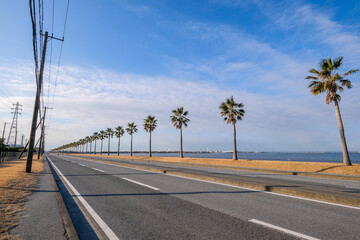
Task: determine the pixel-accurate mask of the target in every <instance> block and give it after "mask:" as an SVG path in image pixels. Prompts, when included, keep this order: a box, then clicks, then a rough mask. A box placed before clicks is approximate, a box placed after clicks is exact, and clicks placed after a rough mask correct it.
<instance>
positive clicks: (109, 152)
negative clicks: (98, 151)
mask: <svg viewBox="0 0 360 240" xmlns="http://www.w3.org/2000/svg"><path fill="white" fill-rule="evenodd" d="M108 155H110V135H109V142H108Z"/></svg>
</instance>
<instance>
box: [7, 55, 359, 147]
mask: <svg viewBox="0 0 360 240" xmlns="http://www.w3.org/2000/svg"><path fill="white" fill-rule="evenodd" d="M17 64H19V63H16V62H14V63H13V70H12V71H13V72H16V71H17V69H19V68H20V69H22V68H25V69H26V66H24V65H23V64H21V63H20V64H19V66H17ZM30 66H31V64H28V65H27V69H28V71H29V72H30V73H31V72H32V69H31V67H30ZM8 70H9V71H11V69H8ZM24 76H25V77H24V78H21V77H20V78H19V79H17V80H16V81H20V82H21V83H24V84H30V85H31V84H34V83H33V77H32V76H31V74H24ZM2 77H3V76H2V74H1V72H0V79H1V78H2ZM27 77H28V78H27ZM59 79H61V81H60V82H59V85H58V89H57V93H56V98H55V104H54V109H53V110H52V116H51V118H52V120H51V122H50V129H49V131H48V136H47V140H48V142H47V147H48V148H53V147H56V146H59V145H62V144H65V143H69V142H72V141H76V140H78V139H79V138H82V137H85V136H87V135H91V134H92V133H93V132H94V131H98V130H102V129H105V128H107V127H115V126H117V125H123V126H124V125H126V124H127V123H128V122H132V121H134V122H135V123H136V124H137V125H138V128H139V132H138V133H136V134H135V136H134V137H135V138H134V149H135V150H146V149H147V148H148V147H147V143H148V135H147V133H145V132H144V131H143V130H142V120H143V119H144V118H145V117H146V116H147V115H148V114H152V115H155V116H156V117H157V119H158V120H159V122H158V123H159V124H158V129H157V130H156V131H155V132H154V135H153V137H154V139H153V144H154V145H153V149H156V150H164V149H172V150H177V149H178V138H179V136H178V135H179V133H178V130H176V129H175V128H173V127H172V125H171V123H170V120H169V116H170V114H171V110H172V109H175V108H176V107H178V106H184V107H185V109H186V110H188V111H189V118H190V119H191V122H190V124H189V127H188V128H187V129H185V130H184V148H185V150H198V149H202V150H204V149H206V148H209V149H218V150H230V149H231V142H232V140H231V138H232V129H231V127H230V126H228V125H226V124H225V122H223V121H222V120H221V118H220V115H219V110H218V106H219V105H220V103H221V101H223V100H225V98H226V97H229V96H230V95H234V98H235V99H236V100H237V101H240V102H243V103H244V104H245V110H246V114H245V117H244V120H243V121H242V122H239V124H238V125H237V126H238V141H239V150H267V151H275V150H293V151H296V150H304V151H305V150H334V149H338V150H340V142H339V137H338V132H337V131H338V130H337V125H336V119H335V116H334V112H333V107H332V106H329V107H327V106H325V104H324V102H323V99H322V98H321V97H320V98H319V97H318V98H315V97H312V96H310V95H309V94H308V95H306V97H304V98H298V97H294V98H291V97H289V96H288V95H287V94H276V95H267V94H263V93H256V92H250V91H247V90H239V89H232V88H231V87H221V86H218V85H216V84H214V83H206V82H200V83H195V82H190V81H186V80H184V79H174V78H168V77H163V76H142V75H134V74H122V73H117V72H114V71H108V70H103V69H99V68H94V67H89V68H86V69H85V68H79V67H75V66H63V67H62V70H61V75H60V78H59ZM14 81H15V80H14ZM8 86H15V85H14V83H13V82H12V81H10V82H9V85H8ZM356 89H358V86H355V89H353V90H351V92H350V91H349V92H348V93H346V94H345V95H344V98H343V103H344V104H342V105H341V107H342V113H343V117H344V122H345V129H346V130H347V136H348V139H351V140H353V139H356V138H358V137H359V135H360V132H359V130H356V129H354V127H355V126H351V127H350V126H349V127H348V128H347V126H348V125H353V123H355V122H356V121H357V119H358V117H359V113H357V112H356V111H354V109H359V107H360V106H359V102H360V101H356V102H355V101H353V100H354V99H358V98H359V97H356V94H355V93H354V92H355V91H356ZM11 90H12V91H13V90H14V89H11ZM22 91H24V92H26V91H27V90H25V89H23V90H22ZM19 94H21V91H20V92H19ZM349 99H352V101H350V100H349ZM20 101H21V103H22V104H23V106H24V107H23V109H24V113H25V112H26V113H27V114H26V118H25V117H24V122H25V123H26V125H27V126H28V124H30V116H31V114H30V113H31V112H32V107H33V98H32V97H27V98H26V97H25V98H20ZM24 116H25V115H24ZM348 123H349V124H348ZM24 133H25V134H27V133H28V129H26V130H24ZM129 139H130V138H129V136H128V135H127V134H125V136H124V137H123V139H122V146H123V149H124V150H128V149H129ZM357 144H358V143H356V142H355V141H352V142H351V141H349V147H350V149H353V150H355V149H358V148H359V147H360V146H359V145H357ZM115 145H116V140H112V147H113V149H115V147H116V146H115Z"/></svg>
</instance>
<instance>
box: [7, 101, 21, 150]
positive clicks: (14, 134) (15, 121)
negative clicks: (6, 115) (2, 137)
mask: <svg viewBox="0 0 360 240" xmlns="http://www.w3.org/2000/svg"><path fill="white" fill-rule="evenodd" d="M13 106H15V107H14V108H11V110H14V112H12V114H14V116H13V120H12V122H11V127H10V131H9V136H8V139H7V142H6V144H7V145H9V143H10V140H11V139H12V138H14V144H13V147H16V140H17V133H18V120H19V114H21V112H20V111H22V109H21V108H20V107H22V105H21V104H19V102H17V103H16V104H13Z"/></svg>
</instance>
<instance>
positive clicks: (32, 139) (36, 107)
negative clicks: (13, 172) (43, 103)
mask: <svg viewBox="0 0 360 240" xmlns="http://www.w3.org/2000/svg"><path fill="white" fill-rule="evenodd" d="M48 36H49V33H48V32H45V39H44V45H43V49H42V53H41V63H40V72H39V79H37V88H36V96H35V104H34V112H33V119H32V124H31V131H30V140H29V149H28V155H27V160H26V172H27V173H30V172H31V165H32V159H33V153H34V143H35V134H36V123H37V117H38V112H39V106H40V94H41V87H42V81H43V73H44V65H45V56H46V45H47V41H48Z"/></svg>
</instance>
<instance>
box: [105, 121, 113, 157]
mask: <svg viewBox="0 0 360 240" xmlns="http://www.w3.org/2000/svg"><path fill="white" fill-rule="evenodd" d="M113 136H114V131H113V130H112V128H107V129H106V138H109V141H108V155H110V139H111V138H112V137H113Z"/></svg>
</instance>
